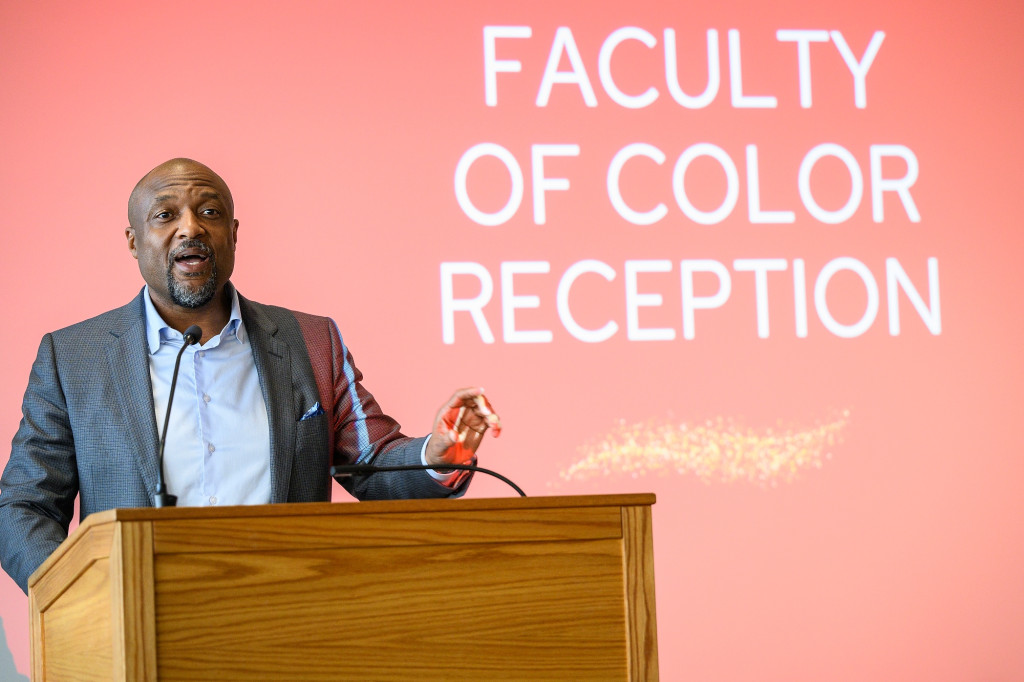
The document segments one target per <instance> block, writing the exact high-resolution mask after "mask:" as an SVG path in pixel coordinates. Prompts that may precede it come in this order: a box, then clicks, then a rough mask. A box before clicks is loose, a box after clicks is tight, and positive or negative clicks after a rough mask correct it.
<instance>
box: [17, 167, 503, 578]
mask: <svg viewBox="0 0 1024 682" xmlns="http://www.w3.org/2000/svg"><path fill="white" fill-rule="evenodd" d="M234 213H235V211H234V202H233V200H232V198H231V191H230V190H229V189H228V186H227V184H226V183H225V182H224V181H223V180H222V179H221V178H220V176H219V175H217V174H216V173H214V172H213V171H212V170H210V169H209V168H207V167H206V166H204V165H203V164H201V163H198V162H196V161H192V160H190V159H172V160H171V161H167V162H166V163H163V164H160V165H159V166H157V167H156V168H154V169H153V170H151V171H150V172H149V173H147V174H146V175H145V176H144V177H143V178H142V179H141V180H140V181H139V182H138V184H137V185H136V186H135V189H134V190H132V193H131V197H130V198H129V201H128V221H129V226H128V227H127V228H126V229H125V237H126V238H127V241H128V249H129V251H131V254H132V256H134V257H135V258H136V259H137V260H138V263H139V271H140V272H141V273H142V278H143V280H145V282H146V286H145V287H143V289H142V291H140V292H139V294H138V296H136V297H135V298H134V300H132V301H131V302H130V303H129V304H128V305H126V306H123V307H121V308H117V309H116V310H111V311H109V312H106V313H103V314H102V315H99V316H97V317H94V318H92V319H89V320H86V321H84V322H80V323H78V324H75V325H72V326H70V327H67V328H65V329H61V330H59V331H56V332H53V333H50V334H47V335H46V336H44V337H43V340H42V342H41V344H40V346H39V352H38V355H37V357H36V360H35V363H33V365H32V372H31V375H30V377H29V384H28V388H27V389H26V391H25V399H24V403H23V405H22V412H23V418H22V421H21V424H20V426H19V428H18V432H17V434H16V435H15V437H14V442H13V444H12V449H11V457H10V460H9V461H8V463H7V466H6V468H5V469H4V472H3V476H2V477H0V564H2V565H3V568H4V570H5V571H7V573H9V574H10V575H11V577H12V578H14V580H15V581H16V582H17V583H18V585H19V586H21V588H22V590H25V591H26V592H27V590H28V587H27V586H28V578H29V576H30V575H31V574H32V572H33V571H35V570H36V568H38V567H39V565H40V564H41V563H42V562H43V561H44V560H45V559H46V558H47V557H48V556H49V555H50V554H51V553H52V552H53V550H55V549H56V548H57V546H58V545H59V544H60V543H61V542H62V541H63V540H64V539H65V538H66V537H67V534H68V525H69V523H70V522H71V518H72V516H73V511H74V510H73V506H74V500H75V497H76V496H79V505H80V511H81V517H82V518H85V517H86V516H88V515H89V514H92V513H94V512H98V511H102V510H105V509H114V508H124V507H145V506H151V505H152V499H153V495H154V494H155V493H156V492H157V481H158V477H159V476H158V469H159V466H158V461H157V452H158V449H159V439H158V427H159V428H160V429H162V428H165V425H164V424H163V421H164V414H165V410H166V408H167V403H168V396H169V395H170V391H171V376H172V374H173V369H174V363H175V359H176V357H177V356H178V353H179V351H181V350H184V355H183V356H182V360H181V373H180V375H179V379H178V385H177V388H176V391H175V398H176V399H175V400H174V409H173V411H172V413H171V416H170V420H169V422H168V423H167V424H166V429H167V433H168V436H167V445H166V450H165V453H164V456H165V470H166V486H167V489H168V492H169V493H170V494H173V495H175V496H177V498H178V504H179V505H182V506H200V505H206V506H211V505H232V504H267V503H271V502H315V501H326V500H329V499H330V494H331V492H330V491H331V486H330V482H331V479H330V473H329V471H330V467H331V466H332V465H336V464H352V463H369V462H373V463H374V464H378V465H408V464H423V465H430V466H434V467H438V469H436V470H430V471H422V470H421V471H409V472H381V473H375V474H372V475H365V476H355V477H351V478H346V479H344V480H343V481H342V484H343V485H344V486H345V488H346V489H347V490H348V491H349V492H350V493H352V495H354V496H355V497H356V498H358V499H394V498H429V497H448V496H453V495H459V494H461V493H462V492H464V490H465V487H466V486H467V485H468V482H469V481H468V477H467V476H466V475H465V473H466V472H464V471H450V472H447V473H446V472H445V471H446V470H445V469H444V465H450V464H464V463H467V462H471V461H472V460H473V459H474V458H475V452H476V449H477V446H478V445H479V443H480V439H481V437H482V435H483V433H484V432H485V431H487V429H488V427H489V426H493V427H495V428H494V433H495V435H496V434H497V427H498V425H499V422H498V419H497V416H496V415H495V414H494V413H493V412H492V411H491V410H490V407H489V404H488V403H487V401H486V399H484V398H483V395H482V390H481V389H479V388H465V389H461V390H458V391H456V392H455V393H454V394H453V395H452V397H451V398H450V399H449V400H448V401H447V402H446V403H445V404H444V405H443V406H442V407H441V409H440V410H439V412H438V413H437V416H436V417H435V419H434V428H433V432H432V433H431V435H429V436H427V437H424V438H409V437H407V436H404V435H402V433H401V431H400V427H399V425H398V423H397V422H395V421H394V420H393V419H391V418H390V417H388V416H387V415H386V414H384V412H383V411H382V410H381V409H380V407H379V406H378V405H377V402H376V401H375V400H374V398H373V396H372V395H370V393H369V392H367V391H366V390H365V389H364V388H363V386H362V384H361V383H360V382H361V380H362V375H361V374H360V372H359V370H358V369H356V367H355V365H354V364H353V361H352V355H351V353H349V351H348V348H347V347H346V346H345V344H344V342H343V341H342V338H341V334H340V333H339V332H338V328H337V326H336V325H335V324H334V321H333V320H331V319H329V318H325V317H318V316H315V315H308V314H305V313H300V312H296V311H292V310H287V309H285V308H279V307H276V306H269V305H263V304H260V303H256V302H254V301H249V300H247V299H246V298H244V297H242V296H241V295H240V294H239V293H238V292H237V291H236V290H235V288H234V286H233V285H232V284H231V281H230V279H231V272H232V270H233V268H234V263H235V246H236V244H237V241H238V225H239V223H238V220H236V219H235V215H234ZM192 325H198V326H199V327H200V328H201V330H202V332H201V338H200V339H199V340H198V342H197V343H196V344H195V345H191V346H189V347H187V348H184V349H182V346H183V345H186V344H185V338H184V332H185V331H186V330H187V329H188V328H189V327H190V326H192ZM456 412H458V413H459V415H460V416H459V424H458V428H457V429H456V428H453V419H452V415H453V414H454V413H456ZM467 436H468V437H467Z"/></svg>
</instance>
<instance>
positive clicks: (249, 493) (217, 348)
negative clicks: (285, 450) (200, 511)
mask: <svg viewBox="0 0 1024 682" xmlns="http://www.w3.org/2000/svg"><path fill="white" fill-rule="evenodd" d="M227 286H228V287H229V289H230V291H231V313H230V316H229V320H228V323H227V325H226V326H225V327H224V329H222V330H221V332H220V334H218V335H217V336H214V337H213V338H212V339H210V340H209V341H207V342H206V343H205V344H203V345H202V346H200V345H193V346H190V347H188V348H186V349H185V354H184V355H182V356H181V369H180V370H179V372H178V387H177V388H176V389H175V390H174V405H173V406H172V407H171V423H170V426H168V427H167V445H166V446H165V448H164V481H165V482H166V484H167V492H169V493H170V494H171V495H177V496H178V506H180V507H200V506H214V505H231V504H269V503H270V424H269V423H268V422H267V404H266V401H264V400H263V391H262V390H261V389H260V380H259V374H258V373H257V372H256V362H255V360H253V357H252V348H251V347H250V345H249V336H248V334H246V331H245V324H244V323H243V322H242V314H241V308H240V307H239V305H238V292H237V291H235V288H234V287H233V286H231V285H230V284H229V285H227ZM143 301H145V304H146V340H147V343H148V346H149V378H150V381H151V382H152V385H153V405H154V408H155V412H156V424H157V433H162V430H163V424H164V415H165V414H166V413H167V396H168V395H169V393H170V390H171V376H172V375H173V374H174V359H175V358H176V357H177V355H178V351H179V350H181V346H182V344H183V343H185V339H184V337H183V336H182V334H181V332H179V331H177V330H175V329H173V328H171V327H170V326H168V324H167V323H166V322H165V321H164V319H163V318H162V317H160V313H158V312H157V311H156V308H155V307H154V306H153V301H152V300H151V299H150V297H149V287H148V286H147V287H146V295H145V296H143ZM429 441H430V436H427V439H426V441H424V443H423V448H422V449H421V450H420V462H421V463H422V464H424V465H426V463H427V460H426V448H427V443H428V442H429ZM428 473H429V474H430V476H431V477H433V478H434V479H436V480H437V481H439V482H441V483H445V484H447V485H451V484H452V483H453V482H454V477H455V475H456V473H455V472H448V473H440V472H437V471H434V470H432V469H431V470H428Z"/></svg>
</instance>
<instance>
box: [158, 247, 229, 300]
mask: <svg viewBox="0 0 1024 682" xmlns="http://www.w3.org/2000/svg"><path fill="white" fill-rule="evenodd" d="M210 258H211V259H212V258H213V254H210ZM172 267H173V265H172ZM167 290H168V291H170V293H171V300H172V301H174V304H175V305H178V306H181V307H182V308H202V307H203V306H204V305H206V304H207V303H209V302H210V301H212V300H213V296H214V294H216V293H217V262H216V261H214V262H213V265H212V267H211V269H210V276H209V277H208V278H207V279H206V281H205V282H203V283H202V284H200V285H198V286H196V285H192V286H190V284H189V283H188V282H180V281H178V279H177V278H176V277H175V276H174V272H173V271H172V269H171V268H168V269H167Z"/></svg>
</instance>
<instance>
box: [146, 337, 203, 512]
mask: <svg viewBox="0 0 1024 682" xmlns="http://www.w3.org/2000/svg"><path fill="white" fill-rule="evenodd" d="M183 336H184V338H185V343H183V344H182V345H181V350H179V351H178V357H177V358H176V359H175V360H174V374H172V375H171V392H170V394H169V395H168V396H167V413H166V414H165V415H164V430H163V433H161V434H160V453H159V455H158V456H157V470H156V492H155V493H154V494H153V506H154V507H174V506H177V504H178V497H177V496H176V495H170V494H168V493H167V485H166V484H165V483H164V446H165V445H166V444H167V425H168V424H169V423H170V421H171V403H173V402H174V387H175V386H177V385H178V368H179V367H181V356H182V355H184V354H185V349H186V348H188V347H189V346H191V345H192V344H194V343H199V339H201V338H203V330H202V329H200V328H199V325H197V324H194V325H192V326H191V327H189V328H188V329H186V330H185V333H184V335H183Z"/></svg>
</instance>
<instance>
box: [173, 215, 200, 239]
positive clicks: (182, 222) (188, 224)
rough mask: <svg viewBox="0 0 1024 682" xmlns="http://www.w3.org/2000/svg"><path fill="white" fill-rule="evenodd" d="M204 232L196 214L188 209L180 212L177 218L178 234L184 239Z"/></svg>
mask: <svg viewBox="0 0 1024 682" xmlns="http://www.w3.org/2000/svg"><path fill="white" fill-rule="evenodd" d="M203 232H205V229H204V228H203V224H202V222H201V221H200V220H199V218H198V216H196V214H195V213H193V212H192V211H190V210H185V211H182V212H181V217H180V218H179V219H178V231H177V234H178V236H180V237H182V238H185V239H192V238H194V237H197V236H199V235H200V234H202V233H203Z"/></svg>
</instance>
